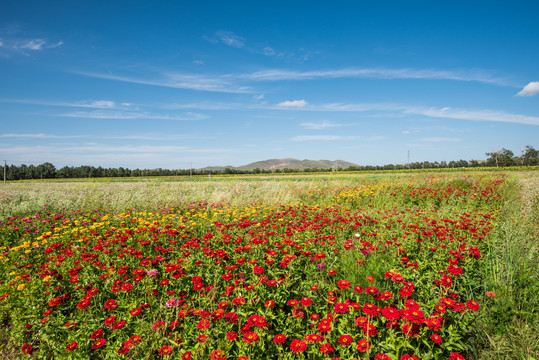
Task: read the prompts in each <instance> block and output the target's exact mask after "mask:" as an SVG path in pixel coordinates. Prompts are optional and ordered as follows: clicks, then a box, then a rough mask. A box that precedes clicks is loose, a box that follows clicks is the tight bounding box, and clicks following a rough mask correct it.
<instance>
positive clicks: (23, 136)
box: [0, 133, 202, 141]
mask: <svg viewBox="0 0 539 360" xmlns="http://www.w3.org/2000/svg"><path fill="white" fill-rule="evenodd" d="M0 138H4V139H6V138H14V139H103V140H140V141H166V140H180V139H194V138H202V137H200V136H196V135H192V134H185V135H166V134H161V135H148V134H144V135H96V134H91V135H89V134H79V135H55V134H45V133H36V134H31V133H27V134H13V133H8V134H0Z"/></svg>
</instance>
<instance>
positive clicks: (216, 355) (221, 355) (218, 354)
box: [210, 349, 226, 360]
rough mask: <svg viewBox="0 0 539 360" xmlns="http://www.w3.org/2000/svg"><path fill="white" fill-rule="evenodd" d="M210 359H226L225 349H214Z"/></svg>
mask: <svg viewBox="0 0 539 360" xmlns="http://www.w3.org/2000/svg"><path fill="white" fill-rule="evenodd" d="M210 360H226V357H225V352H224V350H221V349H216V350H213V351H212V352H211V354H210Z"/></svg>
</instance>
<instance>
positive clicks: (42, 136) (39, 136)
mask: <svg viewBox="0 0 539 360" xmlns="http://www.w3.org/2000/svg"><path fill="white" fill-rule="evenodd" d="M84 137H87V136H85V135H50V134H43V133H39V134H0V138H30V139H73V138H84Z"/></svg>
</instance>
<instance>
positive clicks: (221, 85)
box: [73, 71, 252, 93]
mask: <svg viewBox="0 0 539 360" xmlns="http://www.w3.org/2000/svg"><path fill="white" fill-rule="evenodd" d="M73 73H75V74H78V75H83V76H89V77H93V78H99V79H107V80H115V81H123V82H128V83H135V84H143V85H152V86H161V87H169V88H176V89H189V90H199V91H210V92H224V93H250V92H252V90H251V89H250V88H249V87H248V86H242V85H238V84H236V83H235V82H234V81H232V80H231V79H230V78H227V77H225V76H204V75H195V74H183V73H174V72H166V73H161V74H157V75H155V76H154V77H153V78H151V79H148V78H142V77H137V76H127V75H112V74H103V73H95V72H83V71H74V72H73Z"/></svg>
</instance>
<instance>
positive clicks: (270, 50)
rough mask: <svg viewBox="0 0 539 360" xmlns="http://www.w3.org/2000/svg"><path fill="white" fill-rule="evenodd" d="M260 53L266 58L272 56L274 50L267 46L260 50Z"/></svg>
mask: <svg viewBox="0 0 539 360" xmlns="http://www.w3.org/2000/svg"><path fill="white" fill-rule="evenodd" d="M262 53H263V54H264V55H267V56H272V55H275V50H273V48H271V47H269V46H266V47H265V48H264V49H262Z"/></svg>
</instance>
